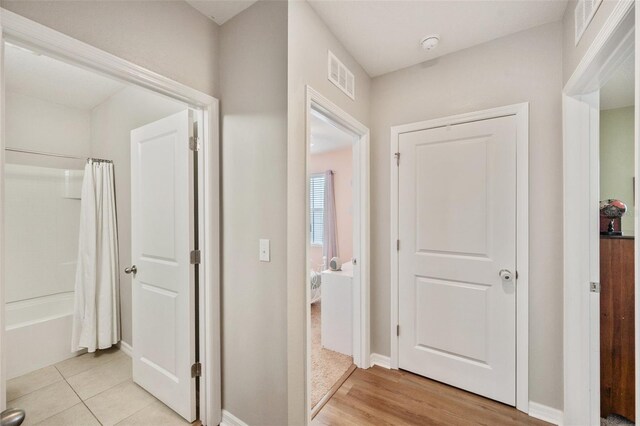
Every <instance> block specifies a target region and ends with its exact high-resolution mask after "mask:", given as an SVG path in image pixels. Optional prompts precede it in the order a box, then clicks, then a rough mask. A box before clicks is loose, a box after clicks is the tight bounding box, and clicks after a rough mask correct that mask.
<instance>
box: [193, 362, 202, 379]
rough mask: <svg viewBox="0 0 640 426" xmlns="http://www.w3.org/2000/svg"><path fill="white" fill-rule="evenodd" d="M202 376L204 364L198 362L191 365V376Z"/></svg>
mask: <svg viewBox="0 0 640 426" xmlns="http://www.w3.org/2000/svg"><path fill="white" fill-rule="evenodd" d="M200 376H202V364H201V363H199V362H196V363H195V364H192V365H191V377H200Z"/></svg>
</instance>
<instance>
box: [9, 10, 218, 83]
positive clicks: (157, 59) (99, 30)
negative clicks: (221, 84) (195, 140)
mask: <svg viewBox="0 0 640 426" xmlns="http://www.w3.org/2000/svg"><path fill="white" fill-rule="evenodd" d="M0 5H1V6H2V7H3V8H6V9H8V10H10V11H12V12H15V13H18V14H20V15H23V16H25V17H27V18H29V19H32V20H34V21H36V22H39V23H41V24H43V25H46V26H48V27H51V28H53V29H55V30H58V31H60V32H63V33H65V34H67V35H69V36H71V37H74V38H76V39H78V40H81V41H84V42H85V43H88V44H91V45H92V46H95V47H98V48H100V49H103V50H105V51H107V52H109V53H112V54H114V55H116V56H119V57H121V58H123V59H126V60H129V61H131V62H133V63H135V64H138V65H141V66H143V67H145V68H148V69H150V70H152V71H155V72H157V73H159V74H162V75H163V76H165V77H169V78H171V79H173V80H176V81H179V82H180V83H184V84H186V85H188V86H191V87H193V88H194V89H198V90H200V91H203V92H205V93H208V94H210V95H213V96H216V95H217V94H218V92H219V90H218V78H217V77H218V72H217V69H218V63H217V58H218V26H217V25H216V24H215V23H214V22H213V21H211V20H210V19H208V18H207V17H206V16H204V15H202V14H201V13H200V12H198V11H197V10H195V9H194V8H192V7H191V6H189V5H188V4H187V3H185V2H183V1H173V0H168V1H128V0H124V1H105V0H94V1H64V0H63V1H46V0H45V1H12V0H0Z"/></svg>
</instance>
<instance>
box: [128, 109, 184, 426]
mask: <svg viewBox="0 0 640 426" xmlns="http://www.w3.org/2000/svg"><path fill="white" fill-rule="evenodd" d="M191 122H192V119H191V117H190V113H189V111H187V110H185V111H182V112H179V113H177V114H175V115H172V116H170V117H167V118H164V119H162V120H159V121H156V122H153V123H151V124H147V125H145V126H143V127H140V128H138V129H135V130H132V131H131V185H132V187H131V215H132V223H131V245H132V261H133V264H135V266H136V269H137V272H136V273H134V274H133V284H132V285H133V301H132V315H133V343H132V346H133V380H134V381H135V382H136V383H137V384H139V385H140V386H142V387H143V388H145V389H146V390H147V391H149V392H150V393H151V394H153V395H154V396H155V397H156V398H158V399H159V400H160V401H162V402H164V403H165V404H166V405H167V406H169V407H170V408H171V409H173V410H174V411H176V412H177V413H178V414H180V415H181V416H182V417H184V418H185V419H187V420H189V421H193V420H195V414H196V412H195V380H193V379H192V378H191V365H192V364H193V363H194V361H195V350H194V348H195V341H194V338H195V336H194V318H195V314H194V274H193V268H192V267H191V264H190V250H191V248H192V247H193V245H192V236H193V232H192V229H193V219H192V218H193V217H194V216H193V208H192V205H193V203H192V202H193V197H192V195H191V194H192V193H193V189H192V159H191V151H190V150H189V129H190V128H191Z"/></svg>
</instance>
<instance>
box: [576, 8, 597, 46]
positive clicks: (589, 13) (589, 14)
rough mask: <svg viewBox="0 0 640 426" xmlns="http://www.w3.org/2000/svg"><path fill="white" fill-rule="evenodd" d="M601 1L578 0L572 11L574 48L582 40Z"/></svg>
mask: <svg viewBox="0 0 640 426" xmlns="http://www.w3.org/2000/svg"><path fill="white" fill-rule="evenodd" d="M600 3H602V0H578V3H577V4H576V10H575V11H574V15H575V22H576V46H577V45H578V42H579V41H580V39H581V38H582V35H583V34H584V32H585V31H586V29H587V27H588V26H589V24H590V23H591V20H592V19H593V16H594V15H595V14H596V11H597V10H598V7H600Z"/></svg>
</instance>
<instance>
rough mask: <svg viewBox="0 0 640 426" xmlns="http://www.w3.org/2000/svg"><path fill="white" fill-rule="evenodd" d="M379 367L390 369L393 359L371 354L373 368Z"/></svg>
mask: <svg viewBox="0 0 640 426" xmlns="http://www.w3.org/2000/svg"><path fill="white" fill-rule="evenodd" d="M374 365H377V366H378V367H382V368H386V369H390V368H391V359H390V358H389V357H388V356H384V355H380V354H371V367H373V366H374Z"/></svg>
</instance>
